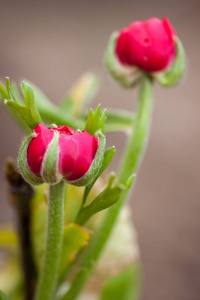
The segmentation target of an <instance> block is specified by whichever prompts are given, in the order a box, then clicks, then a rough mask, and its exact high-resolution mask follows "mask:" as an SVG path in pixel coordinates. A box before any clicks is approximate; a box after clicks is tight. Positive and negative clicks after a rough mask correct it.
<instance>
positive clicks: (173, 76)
mask: <svg viewBox="0 0 200 300" xmlns="http://www.w3.org/2000/svg"><path fill="white" fill-rule="evenodd" d="M175 43H176V58H175V60H174V62H173V64H172V66H171V67H170V69H169V70H167V71H166V72H159V73H155V75H153V74H152V75H153V76H154V77H155V78H156V79H157V80H158V82H159V83H160V84H161V85H163V86H165V87H168V86H171V85H174V84H176V83H177V82H178V81H179V80H180V79H181V77H182V76H183V74H184V72H185V69H186V58H185V51H184V48H183V44H182V42H181V41H180V39H179V38H178V37H175Z"/></svg>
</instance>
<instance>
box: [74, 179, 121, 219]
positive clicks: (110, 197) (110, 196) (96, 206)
mask: <svg viewBox="0 0 200 300" xmlns="http://www.w3.org/2000/svg"><path fill="white" fill-rule="evenodd" d="M114 179H115V175H113V174H111V175H110V179H109V183H108V185H107V187H106V188H105V189H104V190H103V191H102V192H101V193H100V194H99V195H98V196H97V197H96V198H95V199H94V200H93V201H92V202H91V203H90V204H89V205H87V206H85V207H82V208H81V210H80V212H79V214H78V216H77V219H76V223H78V224H80V225H83V224H84V223H85V222H86V221H87V220H88V219H90V218H91V217H92V216H93V215H94V214H96V213H97V212H99V211H101V210H104V209H106V208H108V207H110V206H111V205H113V204H115V203H116V202H117V201H118V200H119V199H120V197H121V195H122V192H123V191H124V190H125V186H123V185H115V186H113V187H112V184H113V181H114Z"/></svg>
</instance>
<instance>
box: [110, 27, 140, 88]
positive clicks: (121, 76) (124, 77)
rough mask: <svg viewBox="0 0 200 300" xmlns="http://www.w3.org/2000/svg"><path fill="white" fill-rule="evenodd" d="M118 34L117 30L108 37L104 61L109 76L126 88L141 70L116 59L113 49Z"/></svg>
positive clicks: (133, 81) (135, 80)
mask: <svg viewBox="0 0 200 300" xmlns="http://www.w3.org/2000/svg"><path fill="white" fill-rule="evenodd" d="M118 35H119V33H118V32H114V33H113V34H112V35H111V37H110V40H109V42H108V47H107V51H106V55H105V62H106V66H107V69H108V71H109V73H110V74H111V76H112V77H113V78H114V79H116V80H117V81H119V82H120V83H121V84H122V85H123V86H125V87H126V88H131V87H133V86H134V85H135V84H136V83H137V82H138V80H139V78H140V76H141V72H140V70H139V69H138V68H137V67H135V66H130V67H129V66H124V65H122V64H121V63H120V62H119V60H118V59H117V56H116V51H115V49H116V41H117V38H118Z"/></svg>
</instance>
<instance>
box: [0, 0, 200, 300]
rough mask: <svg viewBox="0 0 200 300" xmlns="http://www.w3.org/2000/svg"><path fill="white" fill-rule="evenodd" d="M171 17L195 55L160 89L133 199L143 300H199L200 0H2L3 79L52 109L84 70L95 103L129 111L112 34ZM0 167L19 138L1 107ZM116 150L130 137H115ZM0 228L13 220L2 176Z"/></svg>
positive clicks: (132, 96) (132, 95) (132, 98)
mask: <svg viewBox="0 0 200 300" xmlns="http://www.w3.org/2000/svg"><path fill="white" fill-rule="evenodd" d="M163 15H167V16H169V18H170V20H171V22H172V23H173V25H174V27H175V28H176V31H177V32H178V34H179V36H180V38H181V39H182V41H183V43H184V45H185V49H186V52H187V57H188V70H187V75H186V77H185V80H184V82H183V83H182V84H181V85H179V86H177V87H174V88H170V89H168V90H166V89H164V88H162V87H159V86H158V85H156V88H155V99H156V101H155V105H154V115H153V122H152V128H151V134H150V141H149V144H148V148H147V152H146V155H145V157H144V160H143V163H142V167H141V169H140V172H139V175H138V177H137V184H136V186H135V190H134V193H133V195H132V197H131V198H132V199H131V200H132V202H131V203H132V209H133V219H134V222H135V225H136V228H137V230H138V233H139V244H140V249H141V257H142V262H143V271H144V276H145V285H144V291H143V295H142V299H143V300H199V299H200V197H199V196H200V175H199V174H200V159H199V153H200V134H199V128H200V117H199V116H200V99H199V95H198V94H199V90H200V79H199V71H200V60H199V55H200V39H199V36H200V34H199V30H200V1H188V0H182V1H181V0H173V1H172V0H170V1H162V0H149V1H148V0H146V1H134V0H132V1H128V0H126V1H125V0H123V1H122V0H121V1H119V0H115V1H114V0H113V1H104V0H101V1H94V0H93V1H89V0H87V1H80V0H79V1H2V0H1V1H0V76H1V78H3V77H5V76H10V77H11V78H12V79H13V80H16V81H20V80H21V79H24V78H28V79H30V80H32V81H33V82H35V83H36V84H37V85H39V86H40V87H41V88H42V89H43V90H44V91H45V92H46V94H47V95H48V96H49V97H51V99H52V100H53V101H55V102H58V101H59V99H60V98H61V97H62V96H63V95H64V94H65V92H66V91H67V90H68V89H69V88H70V86H71V85H72V84H73V82H74V81H75V80H76V78H78V77H79V76H80V75H81V74H82V73H83V72H85V71H88V70H92V71H94V72H96V73H97V74H98V75H99V76H100V77H101V83H102V88H101V91H100V93H99V94H98V97H97V99H96V101H95V103H94V106H95V105H97V104H98V103H99V102H100V103H102V105H103V107H118V108H127V109H130V110H132V108H135V107H136V103H137V101H136V95H137V93H136V92H135V91H125V90H123V89H122V88H121V87H120V86H118V85H117V84H116V83H115V82H113V81H112V80H110V77H109V76H108V75H107V73H106V71H105V67H104V65H103V53H104V49H105V47H106V44H107V40H108V37H109V35H110V34H111V32H112V31H114V30H116V29H119V28H121V27H122V26H126V25H128V24H129V23H130V22H131V21H133V20H137V19H142V20H145V19H147V18H150V17H152V16H157V17H162V16H163ZM0 137H1V142H0V145H1V147H0V166H1V170H2V169H3V165H4V160H5V157H6V156H8V155H9V156H14V157H16V153H17V150H18V148H19V145H20V141H21V138H22V134H21V132H20V130H19V129H18V128H17V127H16V125H15V123H14V122H13V121H12V120H11V118H10V117H9V116H8V114H7V113H5V110H4V109H3V108H2V107H0ZM108 139H109V142H108V143H109V144H111V145H112V144H115V145H116V147H117V156H116V158H115V161H114V162H113V165H112V167H113V168H115V167H116V165H117V162H118V158H119V156H120V154H121V152H122V145H123V144H124V142H125V137H124V136H123V135H122V134H113V135H109V136H108ZM0 176H1V189H0V193H1V195H0V199H1V201H0V222H1V223H3V222H8V221H10V220H12V219H13V215H12V211H11V209H10V208H9V206H8V204H7V199H6V184H5V180H4V178H3V171H1V174H0Z"/></svg>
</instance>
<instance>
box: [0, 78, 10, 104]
mask: <svg viewBox="0 0 200 300" xmlns="http://www.w3.org/2000/svg"><path fill="white" fill-rule="evenodd" d="M0 98H1V100H2V101H4V99H8V98H9V94H8V92H7V89H6V86H5V85H4V84H3V83H2V82H1V81H0Z"/></svg>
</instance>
